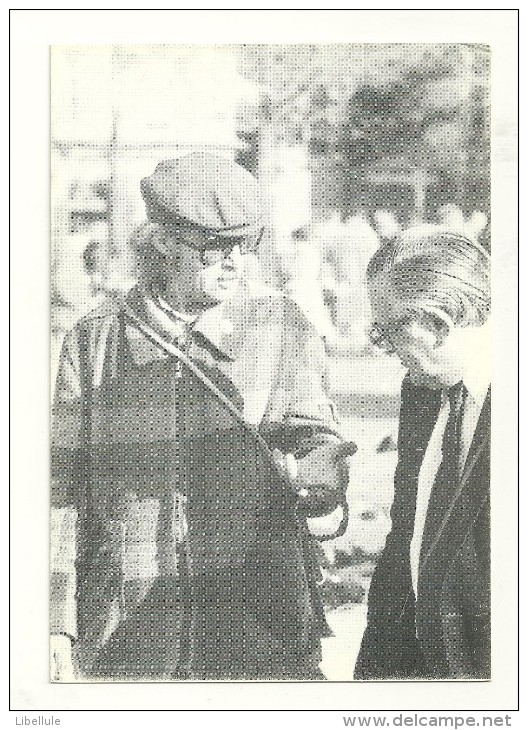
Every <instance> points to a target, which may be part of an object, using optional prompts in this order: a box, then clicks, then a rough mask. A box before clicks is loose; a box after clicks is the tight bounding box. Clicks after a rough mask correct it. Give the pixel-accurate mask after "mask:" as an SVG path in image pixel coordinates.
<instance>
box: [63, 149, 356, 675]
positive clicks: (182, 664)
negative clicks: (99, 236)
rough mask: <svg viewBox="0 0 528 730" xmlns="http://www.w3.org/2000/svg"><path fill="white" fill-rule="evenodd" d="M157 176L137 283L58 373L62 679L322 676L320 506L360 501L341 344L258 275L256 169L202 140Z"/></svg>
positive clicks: (330, 508)
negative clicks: (339, 400) (336, 385)
mask: <svg viewBox="0 0 528 730" xmlns="http://www.w3.org/2000/svg"><path fill="white" fill-rule="evenodd" d="M141 188H142V194H143V197H144V200H145V203H146V207H147V215H148V219H149V221H148V223H146V224H145V225H144V226H142V227H141V228H140V229H138V230H137V232H136V235H135V237H134V245H135V248H136V253H137V261H138V278H139V284H138V286H137V287H134V288H133V289H132V290H131V291H130V292H129V294H128V295H127V297H126V299H125V302H124V303H122V305H121V306H115V303H113V304H112V306H110V307H105V308H103V309H99V310H96V311H95V312H92V313H91V314H89V315H88V316H87V317H85V318H83V319H82V320H81V321H80V322H79V323H78V324H77V325H76V327H75V328H74V329H73V331H72V332H71V333H70V334H69V335H68V336H67V337H66V339H65V343H64V348H63V352H62V357H61V364H60V368H59V375H58V379H57V389H56V401H55V406H54V419H53V422H54V427H53V459H52V471H53V487H52V498H53V515H54V520H53V526H54V532H53V536H52V546H53V547H54V558H55V560H54V565H53V566H52V567H53V574H52V591H51V594H52V616H51V627H52V632H53V639H52V658H53V660H54V664H53V668H54V673H53V677H54V679H56V680H58V681H64V680H67V679H69V678H71V674H72V672H74V673H75V675H76V677H77V678H99V679H103V678H110V679H124V680H139V679H158V680H171V679H172V680H174V679H195V680H205V679H298V680H301V679H321V678H323V676H322V674H321V672H320V670H319V669H318V664H319V662H320V660H321V637H322V636H323V635H324V634H325V633H326V632H328V627H327V625H326V622H325V619H324V613H323V610H322V605H321V601H320V599H319V596H318V592H317V586H316V581H317V573H316V571H315V570H314V556H313V548H314V544H313V541H312V537H311V535H310V533H309V531H308V524H307V519H308V518H312V517H313V518H315V517H319V516H321V515H327V514H332V513H333V512H336V511H337V517H336V519H339V518H340V515H341V516H344V509H345V508H344V506H343V505H342V503H343V501H344V493H345V490H346V485H347V478H346V468H345V465H344V461H343V459H342V458H341V457H344V456H345V455H346V453H350V451H351V448H352V447H351V446H350V445H346V444H343V443H342V439H341V438H340V436H339V433H338V425H337V423H336V420H335V417H334V412H333V409H332V404H331V403H330V402H329V400H328V398H327V396H326V394H325V392H324V390H323V367H324V347H323V344H322V342H321V340H320V338H319V337H318V336H317V335H316V333H315V332H314V330H313V328H312V327H311V325H310V324H309V323H308V321H307V320H306V319H305V318H304V317H303V316H302V314H301V312H300V310H299V309H298V307H296V306H295V305H294V304H293V302H291V301H289V300H287V299H286V298H285V297H283V296H282V295H280V293H278V292H274V291H270V290H266V289H262V290H259V291H249V290H248V288H247V287H246V286H245V282H244V276H243V259H244V256H245V255H246V254H247V253H248V252H251V251H254V250H255V248H256V246H257V245H258V243H259V240H260V236H261V231H262V220H261V217H260V213H259V207H258V193H259V190H258V185H257V182H256V180H255V179H254V178H253V177H252V176H251V175H250V174H249V173H248V172H246V171H245V170H244V169H243V168H241V167H240V166H238V165H236V164H235V163H234V162H230V161H228V160H225V159H223V158H219V157H216V156H213V155H209V154H207V153H193V154H191V155H187V156H185V157H182V158H179V159H177V160H166V161H164V162H161V163H160V164H159V165H158V166H157V167H156V170H155V171H154V173H153V174H152V175H151V176H149V177H147V178H145V179H144V180H143V181H142V183H141ZM275 450H278V451H280V452H281V453H282V454H283V456H282V457H281V458H277V459H274V458H273V452H274V451H275ZM295 454H296V455H297V456H298V457H299V462H298V463H297V461H296V460H295ZM311 454H315V456H314V455H312V456H311ZM303 457H304V458H303ZM305 460H308V461H307V463H305ZM277 462H278V463H277ZM281 464H283V468H281V466H280V465H281ZM325 467H326V468H325ZM308 473H311V474H312V475H313V478H310V476H309V474H308ZM307 474H308V478H307V479H306V478H304V477H303V475H307ZM72 645H73V649H72ZM72 655H73V658H74V662H73V663H72V661H71V657H72Z"/></svg>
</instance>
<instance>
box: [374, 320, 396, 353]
mask: <svg viewBox="0 0 528 730" xmlns="http://www.w3.org/2000/svg"><path fill="white" fill-rule="evenodd" d="M368 337H369V340H370V341H371V343H372V344H373V345H375V347H379V349H380V350H383V351H384V352H386V353H387V354H388V355H393V354H394V353H395V352H396V347H395V346H394V343H393V341H392V340H391V338H390V335H388V334H387V333H386V332H384V331H383V330H382V329H381V327H380V326H379V325H377V324H373V325H372V327H371V328H370V330H369V332H368Z"/></svg>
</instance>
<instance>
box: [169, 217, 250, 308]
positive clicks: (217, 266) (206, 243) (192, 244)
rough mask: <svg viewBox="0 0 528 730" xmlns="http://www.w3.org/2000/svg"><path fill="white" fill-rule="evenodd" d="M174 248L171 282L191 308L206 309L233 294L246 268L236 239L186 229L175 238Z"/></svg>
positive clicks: (171, 258)
mask: <svg viewBox="0 0 528 730" xmlns="http://www.w3.org/2000/svg"><path fill="white" fill-rule="evenodd" d="M233 244H234V245H233ZM171 248H172V249H173V250H174V256H172V257H170V258H169V260H168V265H169V271H168V272H167V273H168V283H167V285H168V287H170V288H172V289H173V291H175V292H177V293H178V296H179V297H180V298H181V299H182V300H183V301H184V303H185V304H186V306H187V307H188V308H189V309H190V310H200V309H206V308H209V307H212V306H215V305H216V304H219V303H220V302H223V301H225V300H226V299H229V298H230V297H231V296H233V294H234V293H235V291H236V289H237V287H238V286H239V284H240V279H241V276H242V271H243V263H242V260H243V259H242V251H241V246H240V244H239V243H237V242H236V240H235V241H231V242H229V241H227V240H226V239H224V240H219V239H216V240H213V237H211V236H207V234H206V233H205V232H202V231H198V230H186V231H183V232H181V233H179V234H178V237H177V239H176V238H175V239H173V241H172V246H171Z"/></svg>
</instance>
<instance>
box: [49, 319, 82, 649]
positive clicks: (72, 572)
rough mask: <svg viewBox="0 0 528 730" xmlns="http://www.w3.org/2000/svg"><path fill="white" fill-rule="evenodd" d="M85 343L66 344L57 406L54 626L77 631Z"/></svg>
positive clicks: (73, 337) (72, 339) (71, 339)
mask: <svg viewBox="0 0 528 730" xmlns="http://www.w3.org/2000/svg"><path fill="white" fill-rule="evenodd" d="M81 431H82V405H81V381H80V373H79V347H78V338H77V334H76V332H75V331H73V332H71V333H69V334H68V335H67V336H66V338H65V340H64V344H63V347H62V352H61V356H60V360H59V369H58V375H57V381H56V388H55V397H54V403H53V407H52V427H51V521H50V573H51V582H50V630H51V633H55V634H67V635H69V636H70V637H72V638H75V637H76V634H77V626H76V624H77V621H76V601H75V593H76V569H75V566H76V557H77V530H78V519H79V514H80V512H81V511H82V505H83V497H84V494H83V492H84V488H83V485H84V475H83V473H84V463H83V451H82V433H81Z"/></svg>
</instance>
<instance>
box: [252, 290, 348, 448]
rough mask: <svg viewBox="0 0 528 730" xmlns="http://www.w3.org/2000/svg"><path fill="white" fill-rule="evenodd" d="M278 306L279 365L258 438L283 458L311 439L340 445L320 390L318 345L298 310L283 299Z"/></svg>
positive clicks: (321, 351)
mask: <svg viewBox="0 0 528 730" xmlns="http://www.w3.org/2000/svg"><path fill="white" fill-rule="evenodd" d="M283 306H284V315H283V326H282V348H281V357H280V364H279V368H278V373H277V377H276V379H275V382H274V385H273V388H272V390H271V393H270V396H269V399H268V405H267V409H266V413H265V415H264V419H263V423H262V430H263V433H264V435H265V436H266V438H268V440H269V442H270V445H271V446H273V447H275V448H279V449H281V451H285V452H286V451H290V452H293V451H298V450H299V449H301V450H302V449H303V447H304V446H306V445H307V444H312V443H313V441H314V439H315V440H316V441H319V442H320V443H324V441H325V440H336V439H338V440H342V438H341V435H340V429H339V424H338V419H337V414H336V408H335V406H334V404H333V403H332V401H331V400H330V398H329V397H328V394H327V392H326V387H325V379H326V376H327V372H326V353H325V348H324V343H323V340H322V339H321V337H320V336H319V335H318V334H317V332H316V331H315V329H314V328H313V326H312V325H311V324H310V323H309V322H308V320H307V319H306V317H305V316H304V314H303V313H302V312H301V310H300V309H299V308H298V307H297V305H295V304H294V303H293V302H292V301H290V300H287V299H286V300H285V301H284V304H283ZM314 445H315V444H314Z"/></svg>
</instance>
